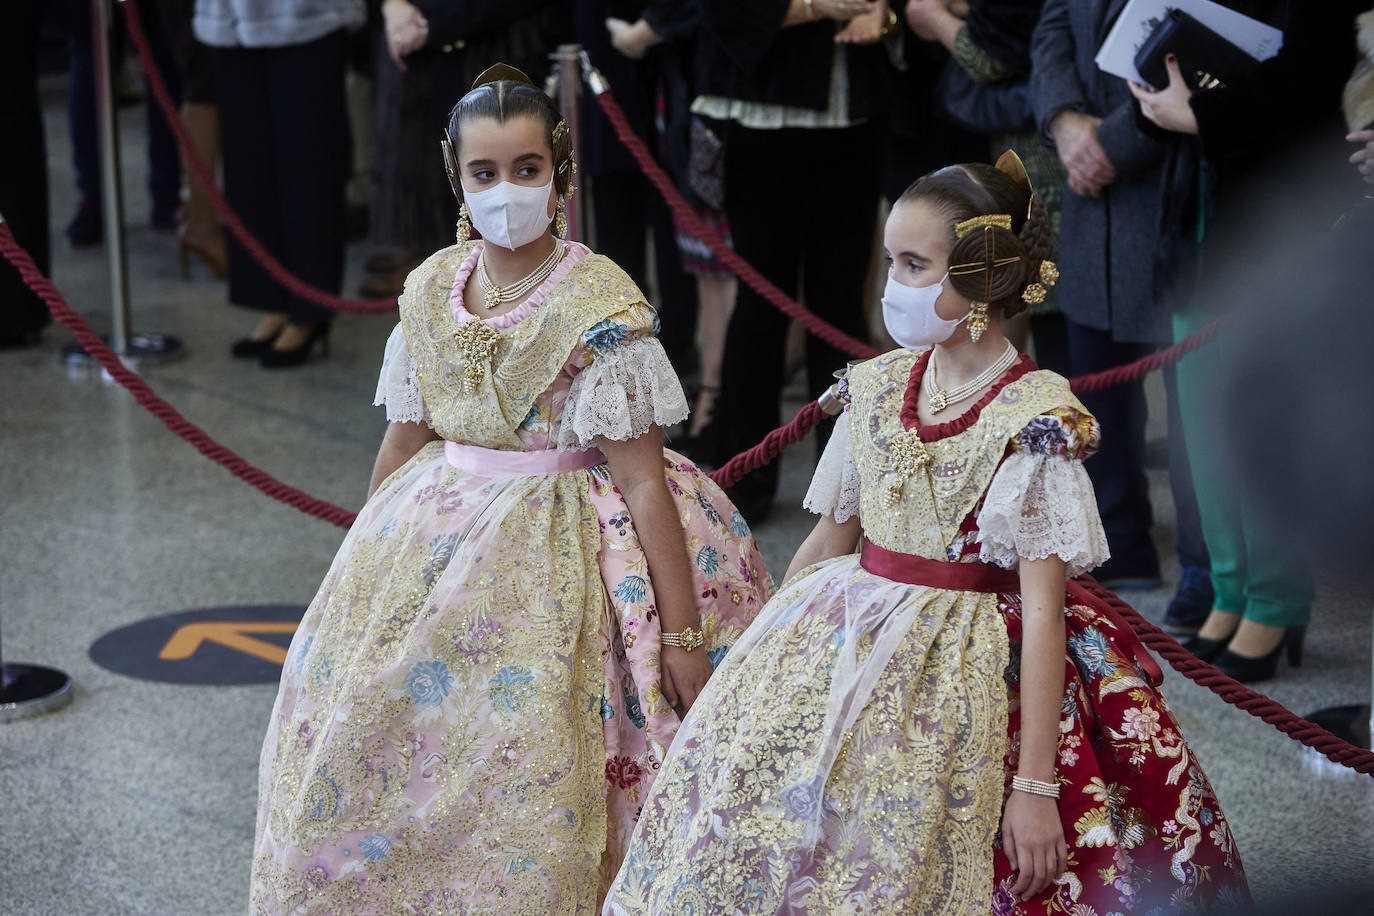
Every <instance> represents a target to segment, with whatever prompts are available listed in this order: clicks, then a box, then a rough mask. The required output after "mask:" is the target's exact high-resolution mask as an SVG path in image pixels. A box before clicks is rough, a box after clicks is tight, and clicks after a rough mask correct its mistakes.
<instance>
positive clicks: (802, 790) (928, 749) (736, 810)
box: [605, 555, 1249, 916]
mask: <svg viewBox="0 0 1374 916" xmlns="http://www.w3.org/2000/svg"><path fill="white" fill-rule="evenodd" d="M1080 598H1081V595H1080V596H1079V597H1075V598H1074V599H1072V600H1070V601H1068V602H1066V605H1067V611H1066V622H1067V634H1068V642H1067V649H1068V651H1067V655H1066V659H1065V667H1064V672H1065V677H1064V695H1063V703H1062V707H1061V708H1062V713H1061V719H1060V724H1059V732H1060V734H1059V752H1058V760H1057V772H1058V779H1059V782H1060V783H1061V795H1060V801H1059V810H1060V815H1061V818H1062V823H1063V829H1064V836H1065V840H1066V842H1067V845H1068V849H1069V857H1068V861H1069V867H1068V869H1067V871H1066V872H1065V874H1064V875H1062V876H1060V877H1059V878H1058V879H1057V880H1056V881H1055V882H1054V883H1053V884H1051V885H1050V886H1049V887H1048V888H1047V889H1046V890H1045V891H1044V892H1043V893H1042V894H1040V895H1039V896H1038V897H1037V898H1035V899H1032V900H1030V901H1027V902H1025V903H1021V902H1018V901H1017V900H1016V899H1015V898H1014V897H1012V895H1011V893H1010V887H1011V885H1012V884H1013V882H1014V877H1013V875H1012V873H1011V870H1010V867H1009V865H1008V862H1007V859H1006V857H1005V855H1004V854H1003V853H1002V851H1001V849H1000V840H999V825H1000V820H1001V813H1002V806H1003V803H1004V800H1005V797H1006V794H1007V792H1008V791H1009V783H1010V777H1011V775H1012V774H1013V773H1015V771H1016V765H1017V756H1018V750H1019V746H1020V715H1019V692H1018V684H1017V676H1018V674H1019V667H1020V665H1019V662H1020V659H1019V649H1020V640H1021V622H1020V599H1019V596H1016V595H1001V596H998V595H991V594H979V593H975V592H964V591H950V590H943V589H935V588H928V587H924V586H912V585H906V584H902V583H897V582H893V581H892V580H889V579H885V578H883V577H881V576H877V575H874V574H872V573H870V572H868V571H866V570H864V569H862V568H861V567H860V566H859V561H858V557H857V555H855V556H850V557H841V558H839V559H836V560H832V561H828V562H827V563H823V564H819V565H817V566H815V567H812V568H811V569H809V570H807V571H804V572H803V573H801V574H799V575H798V576H796V577H795V578H794V579H792V580H791V581H790V582H789V583H788V584H786V585H785V586H784V587H783V589H782V590H781V591H780V592H779V593H778V594H777V595H776V596H775V597H774V599H773V600H772V602H770V603H769V605H768V606H767V607H766V608H765V609H764V610H763V612H762V613H761V614H760V615H759V618H758V620H757V621H756V622H755V624H754V626H753V627H752V628H751V629H750V630H749V631H748V633H746V634H745V636H744V637H743V639H741V640H740V641H739V642H738V643H737V644H736V646H735V649H734V651H733V652H732V654H731V656H730V657H729V658H728V659H727V660H726V662H725V663H724V664H723V665H722V666H721V667H720V669H719V670H718V671H717V672H716V674H715V675H714V676H713V677H712V679H711V681H710V683H709V684H708V685H707V687H706V690H705V692H703V694H702V695H701V697H700V698H699V700H698V702H697V705H696V706H694V707H693V709H692V712H691V713H690V714H689V715H688V717H687V720H686V722H685V723H684V724H683V726H682V729H681V730H680V733H679V736H678V739H677V743H676V744H675V745H674V747H673V749H672V752H671V753H670V755H669V759H668V761H667V763H666V765H665V766H664V769H663V770H662V771H661V772H660V773H659V776H658V779H657V781H656V782H655V784H654V789H653V792H652V793H651V794H650V796H649V799H648V801H647V802H646V804H645V807H644V811H643V814H642V816H641V818H640V824H639V827H638V829H637V832H636V833H635V836H634V838H633V840H632V841H631V844H630V849H629V852H628V853H627V856H626V860H625V864H624V866H623V867H622V869H621V871H620V873H619V875H617V877H616V880H615V883H614V884H613V886H612V889H611V891H610V894H609V896H608V898H607V903H606V908H605V912H606V913H607V914H615V916H624V914H655V916H658V914H694V916H696V914H706V913H732V914H815V916H820V914H827V916H828V914H840V913H845V914H849V913H852V914H860V913H862V914H880V913H882V914H898V913H900V914H931V916H935V914H941V916H943V914H965V913H970V914H972V913H977V914H987V913H993V914H997V916H1009V914H1016V916H1031V914H1035V916H1048V914H1072V916H1107V914H1113V913H1134V914H1147V913H1148V914H1164V913H1186V912H1205V911H1215V912H1225V911H1228V910H1231V909H1234V908H1235V907H1243V906H1245V905H1246V904H1247V903H1248V901H1249V894H1248V890H1247V886H1246V883H1245V878H1244V874H1243V872H1242V870H1241V864H1240V859H1239V856H1238V853H1237V851H1236V847H1235V843H1234V840H1233V838H1232V836H1231V832H1230V829H1229V826H1228V824H1227V821H1226V819H1225V817H1224V816H1223V815H1222V813H1221V809H1220V807H1219V805H1218V802H1217V799H1216V795H1215V793H1214V792H1213V790H1212V787H1211V785H1210V784H1209V783H1208V781H1207V778H1206V776H1205V775H1204V774H1203V772H1202V769H1201V767H1200V766H1199V765H1198V762H1197V761H1196V759H1195V758H1194V757H1193V755H1192V753H1191V752H1190V750H1189V749H1188V746H1187V745H1186V744H1185V743H1184V741H1183V738H1182V736H1181V735H1180V733H1179V729H1178V724H1177V722H1176V721H1175V720H1174V718H1173V716H1172V714H1171V713H1170V712H1169V710H1168V708H1167V706H1166V705H1165V702H1164V699H1163V697H1162V696H1161V695H1160V694H1159V693H1158V691H1157V690H1156V689H1155V688H1154V687H1152V686H1151V684H1150V682H1149V681H1148V680H1147V679H1146V677H1145V676H1144V674H1143V673H1142V671H1141V670H1140V669H1139V668H1138V667H1137V665H1136V664H1135V663H1134V660H1133V656H1132V655H1131V654H1130V653H1129V652H1128V651H1127V650H1126V649H1124V648H1123V646H1124V645H1127V644H1132V643H1133V640H1131V639H1130V638H1129V637H1128V636H1125V635H1123V634H1121V633H1120V631H1118V630H1117V629H1116V627H1115V625H1114V624H1113V617H1112V616H1111V615H1109V614H1107V613H1106V612H1104V611H1103V610H1102V609H1101V608H1099V607H1096V606H1094V601H1095V599H1094V600H1080Z"/></svg>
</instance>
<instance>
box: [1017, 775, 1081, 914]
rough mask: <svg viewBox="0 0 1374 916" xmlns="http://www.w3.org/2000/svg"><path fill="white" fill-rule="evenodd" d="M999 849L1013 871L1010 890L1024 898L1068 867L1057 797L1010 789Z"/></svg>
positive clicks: (1043, 887) (1018, 897) (1031, 894)
mask: <svg viewBox="0 0 1374 916" xmlns="http://www.w3.org/2000/svg"><path fill="white" fill-rule="evenodd" d="M1002 851H1003V852H1005V853H1006V854H1007V861H1008V862H1010V863H1011V867H1012V869H1013V870H1014V871H1015V872H1016V883H1015V884H1013V885H1012V887H1011V892H1012V894H1013V895H1015V896H1016V899H1018V900H1021V901H1026V900H1029V899H1031V898H1032V897H1034V896H1035V895H1036V894H1039V893H1040V892H1041V891H1043V890H1044V889H1045V888H1047V887H1049V886H1050V882H1052V881H1054V879H1056V878H1058V877H1059V876H1060V875H1062V874H1064V871H1065V870H1066V869H1067V868H1068V862H1069V854H1068V847H1067V846H1066V845H1065V843H1064V825H1063V824H1062V823H1061V822H1060V820H1059V802H1058V800H1057V799H1053V798H1047V797H1045V796H1041V795H1030V794H1028V793H1026V792H1016V791H1013V792H1012V793H1011V795H1010V796H1008V798H1007V804H1006V807H1005V808H1004V809H1003V811H1002Z"/></svg>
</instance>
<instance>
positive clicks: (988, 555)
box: [978, 451, 1108, 577]
mask: <svg viewBox="0 0 1374 916" xmlns="http://www.w3.org/2000/svg"><path fill="white" fill-rule="evenodd" d="M978 532H979V533H978V540H979V541H980V542H981V543H982V545H983V546H982V549H981V550H980V551H979V552H978V556H979V559H981V560H983V561H985V562H990V563H996V564H997V565H998V566H1002V567H1004V568H1007V569H1013V568H1015V566H1016V561H1017V560H1020V559H1026V560H1043V559H1045V558H1046V557H1050V556H1056V557H1059V558H1060V559H1062V560H1064V562H1066V563H1067V564H1068V566H1069V576H1070V577H1072V576H1077V575H1081V574H1082V573H1085V572H1087V571H1089V570H1091V569H1093V568H1094V567H1096V566H1098V565H1100V564H1101V563H1102V562H1103V561H1104V560H1106V559H1107V556H1108V552H1107V534H1106V532H1105V531H1103V530H1102V519H1101V517H1100V516H1099V515H1098V514H1097V498H1096V497H1095V496H1094V494H1093V485H1092V481H1090V480H1089V479H1088V472H1087V470H1085V469H1084V467H1083V462H1082V461H1080V460H1078V459H1076V458H1069V457H1067V456H1064V455H1041V454H1034V453H1032V452H1029V451H1019V452H1013V453H1012V454H1011V455H1009V456H1008V457H1007V460H1006V461H1004V462H1003V463H1002V466H1001V467H1000V468H998V469H997V473H996V474H995V475H993V478H992V483H991V484H989V486H988V493H987V496H986V498H985V499H984V500H983V509H982V511H981V512H979V513H978Z"/></svg>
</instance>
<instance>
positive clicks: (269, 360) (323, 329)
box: [261, 321, 329, 369]
mask: <svg viewBox="0 0 1374 916" xmlns="http://www.w3.org/2000/svg"><path fill="white" fill-rule="evenodd" d="M316 341H319V343H320V354H321V355H322V356H328V355H329V322H327V321H321V322H319V323H318V324H316V325H315V326H314V327H312V328H311V329H310V334H309V335H307V336H306V338H305V341H304V342H303V343H302V344H301V345H300V346H298V347H295V348H293V349H290V350H278V349H276V348H275V347H270V346H269V347H268V348H267V349H266V350H265V351H263V354H262V360H261V361H262V366H263V368H264V369H289V368H291V367H293V366H301V365H304V364H305V361H306V360H307V359H309V358H310V351H311V350H312V349H314V347H315V342H316Z"/></svg>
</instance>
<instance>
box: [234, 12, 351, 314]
mask: <svg viewBox="0 0 1374 916" xmlns="http://www.w3.org/2000/svg"><path fill="white" fill-rule="evenodd" d="M347 55H348V34H347V32H345V31H344V30H342V29H341V30H339V31H337V32H333V33H331V34H329V35H326V36H324V37H323V38H319V39H317V40H315V41H311V42H307V43H305V44H300V45H288V46H286V47H281V48H216V49H215V85H216V88H217V92H218V96H219V113H220V125H221V131H222V135H223V137H222V139H221V141H220V148H221V154H222V156H223V160H224V193H225V196H226V197H228V199H229V205H230V206H231V207H233V208H234V209H235V210H236V211H238V214H239V216H241V217H242V218H243V221H244V223H245V224H246V225H247V226H248V229H249V231H250V232H252V233H253V234H254V235H255V236H257V238H258V239H259V240H260V241H261V242H262V243H263V245H265V246H266V247H267V250H268V251H270V252H271V253H272V255H273V256H274V257H276V258H277V260H279V261H281V263H282V265H283V266H285V267H286V269H287V270H289V271H290V272H291V273H293V274H295V275H296V276H298V277H300V278H301V279H302V280H304V281H306V282H307V283H310V284H312V285H314V286H317V287H320V288H321V289H324V290H326V291H328V292H333V293H337V292H338V291H339V290H340V289H341V287H342V285H343V266H344V243H345V241H346V239H345V230H346V225H345V222H346V221H345V219H344V216H345V196H344V195H345V184H346V182H347V180H348V173H349V158H350V155H349V154H350V142H351V140H350V134H349V129H348V111H347V108H346V107H345V104H344V66H345V64H346V62H347ZM229 301H230V302H232V303H234V304H235V305H242V306H246V307H248V308H253V309H261V310H263V311H267V312H286V313H287V315H288V316H289V317H290V320H291V321H294V322H298V323H302V324H308V323H312V322H316V321H326V320H328V319H329V318H330V317H332V315H333V312H331V311H329V310H328V309H324V308H321V307H319V306H317V305H312V304H311V303H309V302H307V301H305V300H304V299H301V298H299V297H297V296H293V295H291V294H289V293H288V292H287V291H286V289H285V288H284V287H282V286H281V285H280V284H278V283H277V282H276V281H275V280H273V279H272V278H271V277H270V276H268V274H267V273H266V272H265V271H264V270H262V268H260V267H258V265H257V264H256V263H255V262H254V261H253V260H252V258H250V257H249V255H248V252H247V251H245V250H244V249H243V248H242V247H241V246H240V245H239V244H238V243H237V242H235V241H234V239H233V236H230V238H229Z"/></svg>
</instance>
